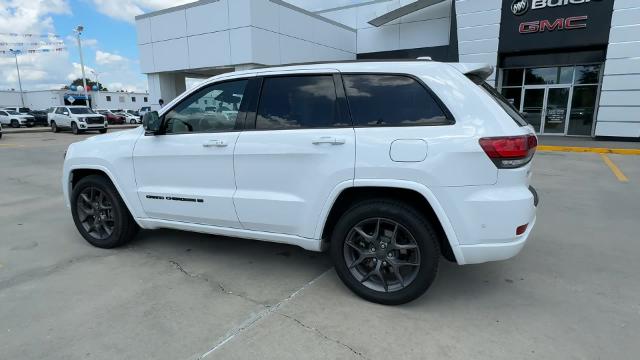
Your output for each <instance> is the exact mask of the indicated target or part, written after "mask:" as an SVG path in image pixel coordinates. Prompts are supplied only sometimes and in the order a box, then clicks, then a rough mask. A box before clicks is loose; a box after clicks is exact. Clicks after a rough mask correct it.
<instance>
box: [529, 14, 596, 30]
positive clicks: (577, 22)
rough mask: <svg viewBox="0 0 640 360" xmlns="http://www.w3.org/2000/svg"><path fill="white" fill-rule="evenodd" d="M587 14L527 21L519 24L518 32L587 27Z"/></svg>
mask: <svg viewBox="0 0 640 360" xmlns="http://www.w3.org/2000/svg"><path fill="white" fill-rule="evenodd" d="M588 19H589V17H588V16H586V15H583V16H572V17H568V18H566V19H562V18H560V19H556V20H555V21H554V22H553V23H552V22H551V21H549V20H539V21H527V22H523V23H521V24H520V27H519V28H518V31H519V32H520V34H532V33H538V32H545V31H556V30H575V29H584V28H586V27H587V23H586V21H587V20H588Z"/></svg>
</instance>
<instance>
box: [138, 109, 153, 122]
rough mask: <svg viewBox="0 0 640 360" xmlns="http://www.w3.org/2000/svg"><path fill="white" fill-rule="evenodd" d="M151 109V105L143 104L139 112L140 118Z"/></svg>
mask: <svg viewBox="0 0 640 360" xmlns="http://www.w3.org/2000/svg"><path fill="white" fill-rule="evenodd" d="M150 111H151V106H143V107H141V108H140V110H138V114H139V115H140V119H142V117H143V116H144V114H146V113H148V112H150Z"/></svg>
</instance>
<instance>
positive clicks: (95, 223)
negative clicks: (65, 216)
mask: <svg viewBox="0 0 640 360" xmlns="http://www.w3.org/2000/svg"><path fill="white" fill-rule="evenodd" d="M71 213H72V215H73V222H74V223H75V225H76V228H77V229H78V231H79V232H80V234H81V235H82V237H84V238H85V240H87V241H88V242H89V243H90V244H91V245H93V246H96V247H99V248H103V249H111V248H114V247H117V246H120V245H122V244H124V243H126V242H128V241H130V240H131V239H133V238H134V237H135V235H136V233H137V232H138V230H139V227H138V224H136V222H135V221H134V220H133V217H132V216H131V214H130V213H129V210H128V209H127V207H126V205H125V204H124V202H123V201H122V198H121V197H120V195H119V194H118V192H117V191H116V189H115V187H114V186H113V184H111V182H110V181H109V180H108V179H107V178H105V177H104V176H100V175H90V176H87V177H85V178H82V179H81V180H80V181H79V182H78V184H77V185H76V186H75V187H74V188H73V191H72V193H71Z"/></svg>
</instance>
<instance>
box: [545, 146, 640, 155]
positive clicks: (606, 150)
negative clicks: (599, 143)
mask: <svg viewBox="0 0 640 360" xmlns="http://www.w3.org/2000/svg"><path fill="white" fill-rule="evenodd" d="M538 150H540V151H560V152H579V153H585V152H586V153H597V154H618V155H640V149H609V148H597V147H581V146H555V145H538Z"/></svg>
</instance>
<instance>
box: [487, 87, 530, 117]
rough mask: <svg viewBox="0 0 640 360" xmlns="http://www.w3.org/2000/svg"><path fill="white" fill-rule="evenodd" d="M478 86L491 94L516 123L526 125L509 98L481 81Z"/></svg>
mask: <svg viewBox="0 0 640 360" xmlns="http://www.w3.org/2000/svg"><path fill="white" fill-rule="evenodd" d="M480 87H481V88H482V89H484V90H485V91H486V92H487V93H488V94H489V95H491V97H492V98H493V100H495V101H496V102H497V103H498V105H500V107H502V109H504V111H506V113H507V114H509V116H511V118H512V119H513V121H515V122H516V124H518V125H520V126H527V125H528V123H527V121H526V120H525V119H524V118H523V117H522V115H521V114H520V112H519V111H518V109H516V108H515V106H513V104H511V103H510V102H509V100H507V99H506V98H505V97H504V96H502V94H500V93H499V92H498V91H497V90H496V89H495V88H494V87H493V86H491V85H489V84H487V83H486V82H484V81H483V82H482V84H480Z"/></svg>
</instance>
